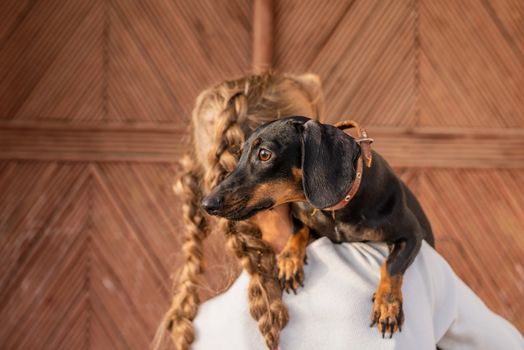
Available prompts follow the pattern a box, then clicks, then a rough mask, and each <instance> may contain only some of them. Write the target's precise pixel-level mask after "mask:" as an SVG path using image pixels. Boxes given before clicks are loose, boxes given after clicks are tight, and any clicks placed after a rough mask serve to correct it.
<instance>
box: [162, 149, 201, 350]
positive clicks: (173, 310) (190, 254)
mask: <svg viewBox="0 0 524 350" xmlns="http://www.w3.org/2000/svg"><path fill="white" fill-rule="evenodd" d="M192 159H193V157H192V156H191V155H189V154H188V155H186V156H185V157H184V158H183V159H182V162H181V165H182V167H183V169H184V171H183V173H182V176H180V178H179V179H178V181H176V183H175V186H174V189H175V191H176V192H177V193H178V194H179V195H181V196H183V199H184V203H183V205H182V213H183V218H184V224H185V227H186V230H185V239H184V243H183V245H182V251H183V254H184V258H185V264H184V265H183V267H182V270H181V271H180V275H179V277H178V279H177V281H176V283H175V285H176V286H177V290H176V291H175V293H174V295H173V300H172V303H171V307H170V309H169V310H168V311H167V313H166V315H165V317H164V321H163V322H162V326H161V328H160V329H159V331H158V332H157V335H156V336H155V339H154V341H153V348H154V349H158V348H159V347H160V343H161V341H162V338H163V334H164V332H165V329H166V328H168V329H170V330H171V335H172V338H173V341H174V343H175V346H176V349H178V350H187V349H189V347H190V345H191V343H193V341H194V339H195V333H194V329H193V319H194V318H195V317H196V314H197V310H198V306H199V305H200V298H199V295H198V282H199V277H200V275H201V274H202V272H203V240H204V239H205V238H206V236H207V235H208V230H207V227H206V220H205V216H204V213H203V211H202V208H201V206H200V202H201V200H202V193H201V190H200V179H201V177H202V175H201V173H202V172H201V169H200V168H198V167H197V166H195V165H194V164H195V163H194V162H193V161H192Z"/></svg>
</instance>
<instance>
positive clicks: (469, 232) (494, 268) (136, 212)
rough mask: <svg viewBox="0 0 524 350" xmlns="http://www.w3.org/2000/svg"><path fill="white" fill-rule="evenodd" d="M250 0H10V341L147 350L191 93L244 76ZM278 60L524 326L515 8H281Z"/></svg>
mask: <svg viewBox="0 0 524 350" xmlns="http://www.w3.org/2000/svg"><path fill="white" fill-rule="evenodd" d="M252 10H253V5H252V3H251V2H250V1H242V0H236V1H231V0H220V1H212V0H201V1H191V2H189V1H183V0H175V1H172V0H152V1H138V0H92V1H83V0H69V1H64V0H48V1H47V0H46V1H31V0H5V1H2V2H0V286H1V287H0V316H1V317H2V319H3V326H2V327H0V345H1V347H2V348H6V349H57V348H66V349H71V348H73V349H84V348H85V349H106V348H107V349H127V348H137V349H145V348H147V346H148V344H149V342H150V340H151V337H152V335H153V333H154V330H155V328H156V326H157V324H158V320H159V318H160V315H161V314H162V312H163V311H164V310H165V308H166V306H167V304H168V301H169V300H168V298H169V291H170V283H169V275H170V273H171V272H172V271H173V269H174V267H175V266H176V265H177V264H178V262H179V260H178V259H179V256H178V253H179V252H178V249H179V246H180V234H181V230H182V225H181V223H180V212H179V210H178V209H179V202H178V199H177V198H176V197H175V196H174V195H173V194H172V191H171V184H172V179H173V177H174V176H175V174H176V173H177V167H176V165H175V163H174V161H175V160H176V159H177V157H178V156H179V155H180V154H181V153H182V152H183V151H184V149H185V147H186V144H187V137H186V135H187V133H186V129H185V127H186V125H187V122H188V116H189V113H190V111H191V109H192V106H193V102H194V98H195V97H196V95H197V94H198V92H199V91H200V90H201V89H203V88H205V87H206V86H208V85H210V84H212V83H214V82H217V81H220V80H222V79H225V78H230V77H233V76H238V75H239V74H242V73H243V72H247V71H249V69H250V61H251V53H252V51H253V47H252V44H251V42H252V26H251V23H252ZM273 11H274V34H273V35H274V37H273V42H274V47H273V53H274V56H273V57H274V59H273V66H274V67H275V68H276V69H278V70H282V71H291V72H304V71H311V72H314V73H317V74H319V75H320V76H321V78H322V80H323V83H324V88H325V94H326V107H327V108H326V112H327V113H326V116H327V120H328V121H331V122H334V121H336V120H339V119H345V118H348V117H351V118H354V119H357V120H359V121H360V122H361V123H362V124H364V125H367V126H369V130H370V133H371V134H372V136H373V137H375V139H376V148H377V149H378V150H379V151H380V152H381V153H383V154H384V155H385V157H386V158H387V159H388V160H390V162H391V163H392V164H393V165H394V166H395V167H396V168H397V169H398V171H399V173H400V174H401V175H402V177H403V178H404V179H405V180H406V181H407V182H408V183H409V185H410V187H411V188H412V189H413V190H414V191H415V192H416V194H417V196H418V198H419V199H420V200H421V202H422V204H423V206H424V208H425V209H426V211H427V213H428V215H429V217H430V220H431V222H432V224H433V227H434V230H435V233H436V236H437V245H438V250H439V251H440V253H441V254H442V255H444V256H445V257H446V258H447V259H448V261H449V262H450V263H451V265H452V266H453V267H454V269H455V270H456V271H457V273H458V274H459V275H460V276H461V277H462V278H463V279H464V280H465V281H466V282H467V283H468V284H469V285H470V286H471V287H472V288H473V289H474V290H475V291H476V292H477V293H478V294H479V295H480V296H481V297H482V299H483V300H484V301H485V302H486V303H487V304H488V306H490V307H491V308H492V309H493V310H495V311H497V312H498V313H500V314H501V315H503V316H504V317H506V318H507V319H509V320H510V321H512V322H513V323H514V324H516V325H517V326H518V327H519V329H520V330H521V331H524V321H523V320H522V319H521V318H520V317H519V315H520V314H522V312H524V298H523V296H524V258H523V257H524V238H523V232H524V190H523V185H524V180H523V179H524V3H522V2H521V1H519V0H500V1H499V0H461V1H455V0H446V1H438V2H435V1H429V0H395V1H382V0H381V1H378V0H369V1H368V0H365V1H364V0H355V1H326V2H318V1H313V0H308V1H299V0H274V8H273Z"/></svg>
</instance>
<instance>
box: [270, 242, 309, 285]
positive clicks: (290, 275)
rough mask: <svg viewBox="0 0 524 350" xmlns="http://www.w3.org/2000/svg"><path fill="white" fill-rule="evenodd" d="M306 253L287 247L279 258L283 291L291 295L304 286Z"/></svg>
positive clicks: (279, 274) (278, 265)
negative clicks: (291, 292)
mask: <svg viewBox="0 0 524 350" xmlns="http://www.w3.org/2000/svg"><path fill="white" fill-rule="evenodd" d="M305 261H306V255H305V251H302V252H301V251H300V250H298V249H290V248H288V247H286V248H285V249H284V250H283V251H282V253H280V254H279V255H278V257H277V267H278V279H279V281H280V285H281V286H282V289H283V290H285V291H286V292H287V293H289V290H290V289H291V290H292V291H293V293H295V294H297V292H296V290H297V289H298V288H299V287H301V286H303V282H304V263H305Z"/></svg>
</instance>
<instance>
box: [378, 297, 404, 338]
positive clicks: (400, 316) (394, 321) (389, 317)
mask: <svg viewBox="0 0 524 350" xmlns="http://www.w3.org/2000/svg"><path fill="white" fill-rule="evenodd" d="M373 302H374V305H373V313H372V314H371V324H370V327H373V326H374V325H375V324H376V325H377V328H378V330H379V332H380V333H382V338H384V337H385V336H386V334H388V333H389V337H390V338H391V337H393V333H395V332H396V331H399V332H401V331H402V324H403V323H404V311H403V310H402V294H401V293H400V292H382V291H381V290H380V287H379V290H377V292H376V293H375V294H374V296H373Z"/></svg>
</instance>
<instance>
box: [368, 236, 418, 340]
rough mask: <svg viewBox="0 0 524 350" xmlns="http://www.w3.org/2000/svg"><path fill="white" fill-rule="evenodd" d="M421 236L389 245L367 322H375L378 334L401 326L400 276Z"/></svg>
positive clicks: (416, 250)
mask: <svg viewBox="0 0 524 350" xmlns="http://www.w3.org/2000/svg"><path fill="white" fill-rule="evenodd" d="M421 243H422V239H421V238H418V236H416V237H411V238H409V239H405V240H401V241H398V242H395V243H393V245H392V246H393V249H392V250H391V253H390V254H389V256H388V258H387V259H386V262H385V263H384V264H383V265H382V268H381V270H380V283H379V285H378V288H377V291H376V292H375V294H374V296H373V302H374V305H373V312H372V314H371V325H370V326H373V325H375V324H377V327H378V330H379V332H380V333H382V337H384V336H385V335H386V333H389V337H390V338H391V337H392V336H393V333H395V332H396V331H401V330H402V328H401V327H402V324H403V322H404V312H403V310H402V278H403V276H404V272H405V271H406V269H407V268H408V266H409V265H410V264H411V262H412V261H413V259H414V258H415V256H416V255H417V253H418V251H419V250H420V245H421Z"/></svg>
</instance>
